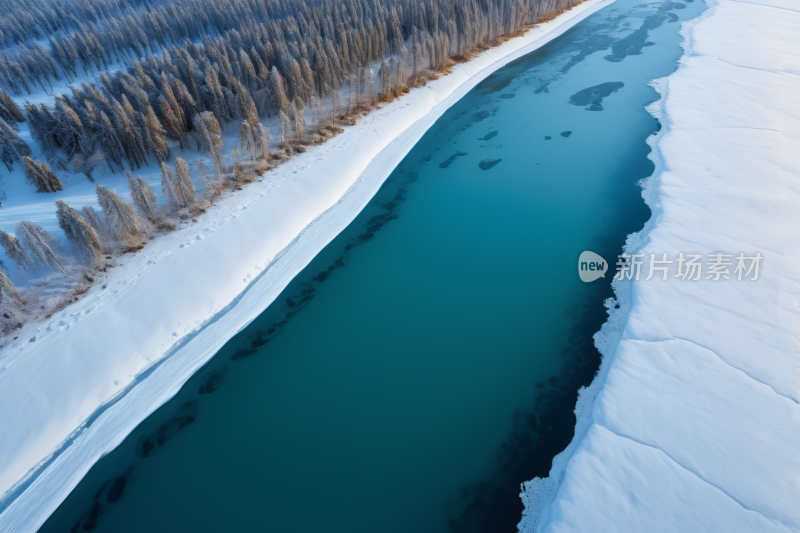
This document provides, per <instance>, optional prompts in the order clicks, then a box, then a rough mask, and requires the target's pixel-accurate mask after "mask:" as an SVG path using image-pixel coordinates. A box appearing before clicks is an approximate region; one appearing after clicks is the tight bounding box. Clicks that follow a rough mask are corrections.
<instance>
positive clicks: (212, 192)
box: [195, 159, 220, 203]
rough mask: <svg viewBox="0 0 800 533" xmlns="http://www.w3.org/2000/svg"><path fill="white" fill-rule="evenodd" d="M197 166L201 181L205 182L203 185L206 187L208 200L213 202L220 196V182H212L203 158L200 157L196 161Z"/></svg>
mask: <svg viewBox="0 0 800 533" xmlns="http://www.w3.org/2000/svg"><path fill="white" fill-rule="evenodd" d="M195 166H196V167H197V173H198V174H199V175H200V181H202V182H203V186H204V187H205V189H206V196H207V197H208V201H209V202H212V203H213V202H214V201H215V200H216V199H217V198H219V197H220V186H219V182H217V183H212V181H211V178H210V177H209V176H208V170H207V169H206V165H205V163H203V160H202V159H198V160H197V161H196V162H195Z"/></svg>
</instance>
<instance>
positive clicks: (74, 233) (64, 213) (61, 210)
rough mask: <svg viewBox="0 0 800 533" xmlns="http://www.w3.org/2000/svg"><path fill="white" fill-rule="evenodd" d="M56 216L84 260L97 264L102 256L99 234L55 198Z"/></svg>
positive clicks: (64, 203) (93, 264)
mask: <svg viewBox="0 0 800 533" xmlns="http://www.w3.org/2000/svg"><path fill="white" fill-rule="evenodd" d="M101 187H102V185H101ZM56 217H57V218H58V226H59V227H60V228H61V230H62V231H63V232H64V235H65V236H66V237H67V239H68V240H69V241H70V242H71V243H72V244H73V246H75V248H76V249H77V250H78V251H79V252H80V254H81V255H82V256H83V258H84V260H86V262H87V263H89V264H90V265H92V266H97V265H99V264H100V263H101V258H102V256H101V255H100V254H101V253H102V252H103V244H102V242H100V236H98V235H97V232H96V231H95V230H94V228H92V226H91V225H89V223H88V222H86V221H85V220H84V219H83V218H81V216H80V215H79V214H78V213H77V212H76V211H75V210H74V209H72V208H71V207H70V206H68V205H67V204H66V202H64V200H56ZM53 257H55V256H53ZM62 268H63V267H62Z"/></svg>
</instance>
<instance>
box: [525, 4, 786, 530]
mask: <svg viewBox="0 0 800 533" xmlns="http://www.w3.org/2000/svg"><path fill="white" fill-rule="evenodd" d="M798 11H800V1H799V0H758V1H756V2H744V1H741V0H713V1H712V2H709V9H708V10H707V11H706V12H705V13H704V14H703V15H702V16H701V17H699V18H698V19H695V20H694V21H689V22H688V23H685V25H684V27H683V30H682V32H683V35H684V38H685V42H684V48H685V52H686V53H685V55H684V57H683V58H682V60H681V61H680V65H679V68H678V70H677V71H676V72H675V73H674V74H672V75H671V76H669V77H667V78H663V79H660V80H656V81H655V82H653V86H654V87H655V88H656V89H657V90H658V91H659V93H661V96H662V98H661V100H660V101H658V102H656V103H655V104H653V106H652V107H651V108H650V111H651V113H652V114H653V115H655V116H656V117H657V118H659V120H660V121H661V123H662V126H663V128H662V130H661V132H660V133H659V135H658V136H656V137H652V138H651V139H653V140H652V141H650V142H651V145H652V146H653V148H654V151H653V154H652V155H651V158H652V159H653V161H654V162H655V164H656V171H655V173H654V175H653V176H652V177H651V178H650V179H649V180H647V181H646V183H645V189H644V196H645V200H646V201H647V203H648V204H649V205H650V207H651V209H652V211H653V215H652V219H651V220H650V221H649V222H648V223H647V224H646V226H645V228H644V229H643V230H642V232H640V233H639V234H635V235H632V236H630V237H629V240H628V243H627V245H626V248H627V250H628V252H629V253H630V252H634V251H638V252H640V253H644V254H650V253H657V254H661V253H664V252H667V253H669V254H677V253H679V252H681V251H702V252H703V253H707V252H712V251H714V252H716V251H721V250H728V251H730V252H733V253H734V254H737V253H738V252H741V251H744V252H754V251H760V252H761V253H762V254H763V255H764V257H765V260H764V263H763V269H762V276H761V279H760V280H759V281H757V282H749V281H742V282H736V281H729V282H723V283H712V282H698V283H682V282H680V281H676V280H669V281H667V282H663V281H661V280H651V281H644V277H642V281H639V282H636V281H634V282H632V283H631V282H627V283H621V282H615V284H616V286H615V289H616V291H617V302H618V303H619V304H620V308H619V309H613V305H609V309H610V318H609V322H608V323H607V324H605V325H604V327H603V329H602V330H601V331H600V332H599V333H598V334H597V335H596V337H595V341H596V344H597V346H598V348H599V349H600V351H601V353H602V354H603V363H602V366H601V369H600V372H599V374H598V376H597V377H596V378H595V380H594V382H593V384H592V385H591V386H590V387H589V388H588V389H583V390H582V391H581V394H580V398H579V400H578V406H577V408H576V415H577V416H578V423H577V426H576V435H575V437H574V439H573V441H572V443H571V444H570V445H569V447H568V448H567V449H566V450H565V451H564V452H563V453H562V454H560V455H559V456H558V457H556V459H555V460H554V463H553V468H552V470H551V472H550V477H549V478H547V479H545V480H540V479H535V480H533V481H531V482H528V483H526V484H525V486H524V490H523V493H522V498H523V501H524V502H525V504H526V512H525V514H524V516H523V519H522V522H520V525H519V528H520V530H521V531H524V532H534V531H544V532H560V531H569V532H580V531H592V532H596V531H604V532H618V531H619V532H623V531H624V532H628V531H629V532H642V531H647V532H658V531H665V532H667V531H669V532H675V531H704V532H706V531H719V532H727V533H730V532H754V531H759V532H762V531H800V505H798V502H800V405H798V401H800V313H798V301H800V284H798V281H800V269H798V265H800V231H798V228H800V149H798V142H800V106H798V104H797V102H798V101H800V76H798V75H799V74H800V54H798V53H797V48H796V47H797V46H798V40H799V39H800V12H798ZM610 303H613V302H610Z"/></svg>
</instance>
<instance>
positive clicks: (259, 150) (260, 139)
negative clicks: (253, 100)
mask: <svg viewBox="0 0 800 533" xmlns="http://www.w3.org/2000/svg"><path fill="white" fill-rule="evenodd" d="M253 138H254V141H255V151H256V157H257V158H259V159H265V160H266V159H269V158H270V155H271V154H272V152H271V151H270V149H269V130H268V129H267V127H266V126H264V125H263V124H261V123H259V124H258V126H256V128H255V129H254V130H253Z"/></svg>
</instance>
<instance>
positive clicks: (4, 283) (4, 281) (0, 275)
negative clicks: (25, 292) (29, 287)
mask: <svg viewBox="0 0 800 533" xmlns="http://www.w3.org/2000/svg"><path fill="white" fill-rule="evenodd" d="M6 293H9V294H11V296H13V297H14V299H15V300H16V301H17V303H19V304H20V305H25V300H23V299H22V297H21V296H20V295H19V293H18V292H17V288H16V287H15V286H14V284H13V283H12V282H11V280H10V279H8V276H7V275H6V273H5V272H3V270H2V269H0V302H2V301H3V297H4V296H5V294H6Z"/></svg>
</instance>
